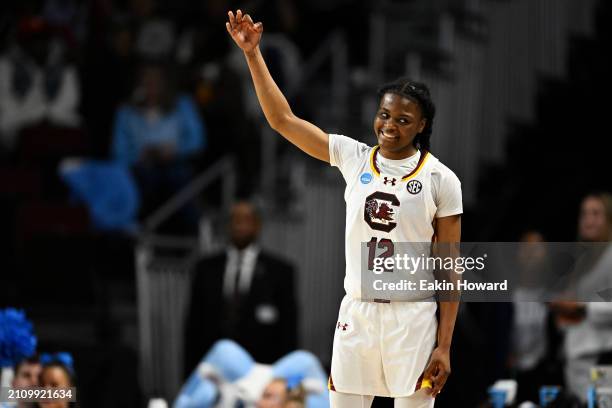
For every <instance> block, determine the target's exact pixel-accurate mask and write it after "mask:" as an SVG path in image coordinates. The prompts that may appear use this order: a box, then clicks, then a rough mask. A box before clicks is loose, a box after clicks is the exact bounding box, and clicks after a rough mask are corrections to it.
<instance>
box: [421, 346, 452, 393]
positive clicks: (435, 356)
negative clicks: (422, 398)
mask: <svg viewBox="0 0 612 408" xmlns="http://www.w3.org/2000/svg"><path fill="white" fill-rule="evenodd" d="M450 373H451V368H450V350H449V349H446V348H440V347H436V348H435V349H434V351H433V352H432V353H431V358H430V359H429V364H428V365H427V368H426V369H425V372H424V373H423V378H427V379H429V380H430V381H431V384H432V387H431V389H430V390H429V394H430V395H431V396H432V397H434V398H435V397H437V396H438V394H439V393H440V391H442V388H443V387H444V384H446V380H447V379H448V376H449V375H450Z"/></svg>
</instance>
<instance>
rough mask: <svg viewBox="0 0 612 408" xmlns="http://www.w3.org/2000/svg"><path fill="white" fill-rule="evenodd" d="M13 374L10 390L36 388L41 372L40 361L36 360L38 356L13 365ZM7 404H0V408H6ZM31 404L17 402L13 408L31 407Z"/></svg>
mask: <svg viewBox="0 0 612 408" xmlns="http://www.w3.org/2000/svg"><path fill="white" fill-rule="evenodd" d="M13 371H14V373H15V375H14V377H13V381H12V382H11V387H12V388H30V387H37V386H38V380H39V376H40V372H41V365H40V361H39V360H38V356H36V355H34V356H32V357H28V358H25V359H23V360H22V361H20V362H19V363H17V364H15V367H14V368H13ZM9 406H11V405H9V404H0V407H2V408H8V407H9ZM31 406H32V404H31V403H28V402H22V401H19V402H18V403H17V405H14V407H15V408H28V407H31Z"/></svg>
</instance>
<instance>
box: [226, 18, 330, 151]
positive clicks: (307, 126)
mask: <svg viewBox="0 0 612 408" xmlns="http://www.w3.org/2000/svg"><path fill="white" fill-rule="evenodd" d="M228 16H229V21H228V22H227V23H225V27H226V28H227V31H228V33H230V35H231V36H232V39H233V40H234V42H235V43H236V45H238V46H239V47H240V49H242V51H243V52H244V56H245V58H246V60H247V64H248V65H249V70H250V72H251V77H252V78H253V84H254V85H255V92H256V93H257V99H259V104H260V105H261V108H262V109H263V112H264V115H265V116H266V120H267V121H268V123H269V124H270V126H271V127H272V129H274V130H276V131H277V132H278V133H280V134H281V135H283V137H284V138H285V139H287V140H289V141H290V142H291V143H293V144H294V145H296V146H297V147H298V148H299V149H300V150H302V151H304V152H306V153H308V154H309V155H311V156H312V157H315V158H317V159H319V160H323V161H325V162H328V163H329V136H328V134H327V133H325V132H323V131H322V130H321V129H319V128H318V127H316V126H315V125H313V124H312V123H310V122H307V121H305V120H303V119H300V118H298V117H297V116H295V115H294V114H293V112H292V111H291V107H290V106H289V103H288V102H287V99H286V98H285V96H284V95H283V93H282V92H281V90H280V89H279V88H278V86H277V85H276V83H275V82H274V79H272V76H271V75H270V72H269V71H268V67H267V66H266V63H265V61H264V59H263V56H262V55H261V51H260V49H259V42H260V40H261V34H262V33H263V25H262V23H261V22H259V23H256V24H255V23H253V20H252V19H251V17H250V16H249V15H248V14H244V15H243V14H242V12H241V11H240V10H238V11H237V12H236V15H235V16H234V13H232V12H231V11H229V12H228Z"/></svg>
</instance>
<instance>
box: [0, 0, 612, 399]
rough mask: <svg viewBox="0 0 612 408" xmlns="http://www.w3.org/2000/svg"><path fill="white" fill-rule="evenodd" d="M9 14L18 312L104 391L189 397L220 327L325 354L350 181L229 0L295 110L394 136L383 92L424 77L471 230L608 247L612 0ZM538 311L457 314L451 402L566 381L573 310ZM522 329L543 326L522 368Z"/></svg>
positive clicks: (55, 2)
mask: <svg viewBox="0 0 612 408" xmlns="http://www.w3.org/2000/svg"><path fill="white" fill-rule="evenodd" d="M0 8H1V9H2V13H1V17H0V209H1V211H0V225H1V229H0V270H1V275H0V306H1V307H8V306H10V307H17V308H21V309H24V310H25V311H26V313H27V315H28V318H29V319H31V321H32V322H33V325H34V328H35V332H36V335H37V338H38V349H39V350H41V351H51V352H55V351H69V352H70V353H71V354H72V356H73V357H74V367H73V368H72V369H73V370H74V372H76V374H77V375H76V376H75V377H74V378H76V384H77V386H78V387H79V397H80V400H81V403H82V406H84V407H111V406H112V407H124V406H125V407H135V406H142V405H143V404H144V403H145V402H146V401H147V400H148V399H149V398H152V397H156V396H159V397H163V398H165V399H167V400H168V401H171V400H173V399H174V398H175V397H176V395H177V393H178V391H179V389H180V386H181V384H183V382H184V380H185V378H186V376H187V375H188V374H189V373H190V372H191V370H192V369H193V368H194V366H195V364H197V361H198V360H199V359H200V358H201V357H202V356H203V355H204V353H205V352H206V350H207V348H209V347H211V346H212V344H213V343H214V341H216V340H219V339H221V338H224V337H228V338H233V339H235V340H237V341H238V342H239V343H241V345H242V346H243V347H245V348H246V349H247V350H248V351H249V352H250V353H251V354H252V355H253V357H254V358H255V359H256V360H257V361H261V362H263V363H271V362H273V361H274V360H276V359H278V358H280V357H282V356H283V355H284V354H286V353H288V352H289V351H291V350H295V349H297V348H301V349H306V350H309V351H310V352H312V353H314V355H316V356H317V357H318V359H319V361H320V362H321V363H322V365H323V367H325V368H329V363H330V360H331V358H330V357H331V343H332V338H333V333H334V330H335V329H336V316H337V310H338V305H339V303H340V300H341V297H342V294H343V289H342V280H343V275H344V210H345V204H344V201H343V189H344V183H343V181H342V178H341V177H340V175H339V174H337V172H336V171H335V170H334V169H331V168H329V166H327V165H325V164H323V163H318V162H316V161H315V160H314V159H311V158H309V157H307V156H306V155H305V154H302V153H301V152H299V151H297V149H295V148H294V147H293V146H291V145H289V144H288V143H287V142H285V141H284V140H282V138H280V136H279V135H277V134H275V133H274V132H273V131H272V130H271V129H270V128H269V127H268V126H267V125H266V124H265V121H264V118H263V116H262V114H261V111H260V109H259V106H258V103H257V99H256V97H255V95H254V91H253V88H252V86H251V82H250V77H249V74H248V70H247V68H246V64H245V62H244V58H243V56H242V54H241V51H240V50H239V49H238V48H237V47H235V46H233V44H231V42H230V41H231V39H230V38H229V36H228V35H227V32H226V30H225V25H224V24H225V21H226V16H227V14H226V13H227V11H228V10H230V9H236V8H241V9H242V10H245V11H246V12H248V13H250V14H251V15H252V16H253V17H254V19H255V21H262V22H263V24H264V36H263V40H262V51H263V55H264V58H265V59H266V62H267V63H268V66H269V68H270V71H271V72H272V75H273V76H274V78H275V79H276V81H277V83H278V84H279V86H280V87H281V89H282V90H283V92H284V93H285V95H286V96H287V98H288V100H289V101H290V104H291V106H292V108H293V110H294V112H295V113H296V114H297V115H299V116H301V117H303V118H305V119H307V120H310V121H312V122H313V123H315V124H317V125H318V126H319V127H321V128H322V129H324V130H325V131H328V132H330V133H340V134H345V135H348V136H351V137H353V138H355V139H358V140H361V141H364V142H366V143H369V144H374V143H375V139H374V135H373V132H372V121H373V118H374V112H375V110H376V106H377V103H378V101H377V100H376V92H375V91H376V89H377V87H378V86H380V85H381V84H382V83H383V82H387V81H388V80H391V79H394V78H395V77H397V76H400V75H404V76H409V77H412V78H414V79H417V80H420V81H423V82H425V83H427V84H428V85H429V87H430V89H431V92H432V97H433V100H434V102H435V103H436V105H437V116H436V119H435V122H434V132H433V137H432V151H433V153H434V154H435V155H436V156H437V157H439V158H440V159H441V160H442V161H443V162H444V163H445V164H447V165H448V166H449V167H450V168H451V169H453V170H454V171H455V172H456V173H457V175H458V176H459V178H460V179H461V181H462V188H463V193H464V208H465V213H464V216H463V236H462V240H464V241H473V242H475V241H519V240H526V241H529V242H531V241H533V240H536V241H538V240H546V241H551V242H555V241H576V240H584V241H608V240H609V237H610V234H609V233H610V231H612V229H611V227H610V225H611V223H612V205H611V204H610V199H609V196H608V195H606V194H605V193H606V192H610V191H612V178H610V172H609V169H608V168H607V164H608V163H609V162H608V160H609V156H610V150H609V141H608V140H607V138H608V134H607V133H608V132H607V129H608V122H607V119H608V117H607V116H608V112H607V108H608V106H609V103H608V101H607V99H608V97H609V95H610V94H611V87H612V81H611V80H610V74H609V73H610V72H611V69H612V64H611V58H610V52H609V50H610V49H612V32H611V29H610V24H609V21H612V4H611V3H610V2H609V1H605V0H435V1H431V0H405V1H399V0H398V1H393V0H380V1H376V2H371V1H366V0H356V1H350V0H325V1H322V0H309V1H301V0H252V1H242V2H237V1H231V0H206V1H192V0H174V1H168V0H6V1H3V2H2V5H0ZM606 50H608V51H606ZM589 200H590V201H589ZM245 271H247V272H245ZM262 271H263V272H262ZM262 274H263V275H262ZM228 276H231V277H232V278H229V277H228ZM243 276H247V277H246V278H244V277H243ZM253 276H255V277H253ZM258 276H259V277H261V276H264V277H263V278H262V279H260V280H257V277H258ZM232 279H233V280H232ZM228 282H229V283H228ZM264 288H265V289H264ZM540 306H541V307H536V308H535V309H534V310H531V311H526V310H523V309H521V313H518V312H517V310H519V309H520V307H519V308H517V307H513V305H512V304H504V303H499V304H478V303H471V304H465V305H463V306H462V310H461V312H460V317H459V320H458V326H457V330H456V333H457V334H456V336H455V340H454V349H453V353H452V356H453V359H454V361H453V370H454V373H458V374H457V375H453V376H451V380H450V382H449V384H448V386H447V389H446V390H445V392H444V393H443V394H442V395H441V397H440V399H439V402H438V405H439V406H462V407H463V406H465V407H472V406H479V404H482V403H484V402H486V401H487V399H488V397H487V391H486V390H487V387H488V386H490V385H491V384H492V383H493V382H494V381H495V380H496V379H500V378H509V377H514V378H518V376H519V375H536V377H526V379H525V378H523V381H525V383H530V384H533V383H534V381H535V382H537V381H539V380H534V379H533V378H538V379H544V380H542V381H544V382H550V383H551V384H563V383H564V381H565V379H564V377H563V366H564V365H563V364H564V362H565V361H566V360H567V358H569V357H568V356H567V355H565V354H564V353H565V351H564V346H563V337H564V334H565V330H566V329H565V327H566V323H568V319H567V318H565V319H564V318H559V316H561V315H563V313H566V312H567V313H569V312H568V310H566V309H563V308H557V309H554V308H553V309H554V310H553V309H551V308H548V307H546V305H540ZM536 309H537V310H536ZM560 310H561V312H560ZM570 312H571V311H570ZM569 314H570V315H571V313H569ZM517 316H522V318H523V320H521V319H519V320H520V321H517V319H518V317H517ZM534 316H535V317H534ZM565 317H567V316H565ZM570 320H571V319H570ZM517 324H518V326H516V325H517ZM521 324H523V326H521ZM530 324H531V325H535V326H530ZM605 324H606V325H612V323H610V322H609V321H608V322H607V323H605ZM533 327H537V329H535V331H534V329H533ZM0 329H1V328H0ZM525 333H532V334H533V333H543V334H542V336H544V337H542V336H535V337H537V339H536V340H534V341H536V342H537V343H538V345H537V347H536V349H537V350H538V352H537V353H536V354H537V355H536V356H531V357H529V356H527V357H525V359H523V360H521V359H520V356H518V357H517V355H516V347H519V348H520V347H523V349H522V352H524V353H525V352H527V351H528V350H530V351H533V350H534V349H533V347H532V346H530V345H529V344H528V343H529V342H527V343H525V342H523V343H521V344H522V346H520V345H519V346H517V344H518V343H516V344H515V343H513V342H515V340H513V339H516V338H521V336H522V335H524V334H525ZM538 339H539V340H538ZM542 339H545V340H544V341H542ZM194 344H195V345H194ZM525 344H527V346H526V345H525ZM534 347H535V346H534ZM611 348H612V347H611ZM519 351H520V350H519ZM603 351H608V352H609V351H610V350H597V353H599V352H603ZM523 357H524V356H523ZM574 357H575V356H574ZM520 361H522V362H520ZM71 364H72V363H71ZM536 369H537V370H539V371H537V372H536V374H533V373H532V370H536ZM526 373H527V374H526ZM110 389H112V390H114V392H108V390H110ZM523 389H525V388H523ZM102 390H104V392H103V391H102ZM529 397H531V395H529ZM525 398H527V397H525ZM438 405H437V406H438Z"/></svg>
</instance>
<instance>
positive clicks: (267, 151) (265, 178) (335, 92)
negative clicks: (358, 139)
mask: <svg viewBox="0 0 612 408" xmlns="http://www.w3.org/2000/svg"><path fill="white" fill-rule="evenodd" d="M328 62H329V63H330V64H331V81H330V84H329V91H330V103H329V107H330V111H331V119H332V120H333V121H334V122H335V123H336V124H340V123H342V122H343V121H344V120H345V119H346V114H347V109H346V107H347V103H348V96H349V67H348V45H347V42H346V38H345V35H344V33H343V32H342V31H341V30H336V31H334V32H332V33H331V34H330V35H329V37H328V38H327V39H326V40H325V41H323V42H322V43H321V46H320V47H319V48H317V49H316V50H315V51H314V52H313V54H312V55H311V56H310V57H309V59H308V61H306V62H305V63H304V64H302V69H301V72H300V74H299V78H300V80H299V83H298V84H297V86H293V87H292V88H291V90H290V91H289V92H286V94H285V96H286V97H287V99H288V100H293V99H294V98H296V97H298V96H300V94H301V93H303V92H304V90H307V89H308V86H307V84H308V83H309V81H312V80H313V78H314V77H315V75H316V74H317V73H318V72H319V70H320V69H321V68H322V67H323V65H324V64H326V63H328ZM261 135H262V144H261V157H262V160H261V162H262V172H261V174H262V192H263V193H264V194H265V196H267V197H273V196H275V194H274V184H275V177H276V175H277V174H278V170H279V169H278V167H279V166H278V155H277V153H276V151H277V148H276V146H277V143H278V142H279V135H278V134H276V132H275V131H274V130H272V129H271V128H270V126H269V125H268V124H267V123H266V122H265V121H263V122H262V123H261Z"/></svg>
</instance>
